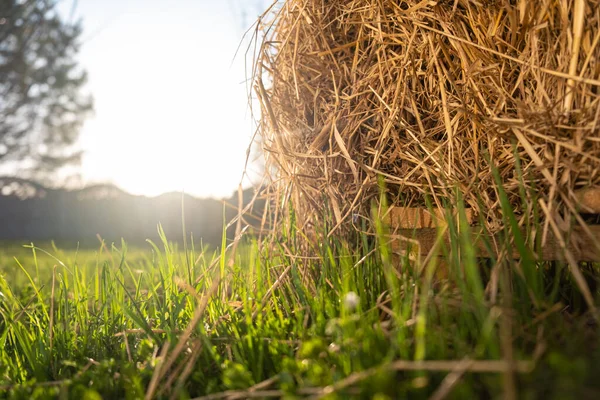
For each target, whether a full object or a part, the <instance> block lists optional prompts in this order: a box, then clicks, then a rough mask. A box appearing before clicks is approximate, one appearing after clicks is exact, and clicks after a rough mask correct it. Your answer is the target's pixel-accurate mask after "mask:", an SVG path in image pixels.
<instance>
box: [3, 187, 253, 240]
mask: <svg viewBox="0 0 600 400" xmlns="http://www.w3.org/2000/svg"><path fill="white" fill-rule="evenodd" d="M253 196H254V189H246V190H245V191H244V193H243V198H244V203H245V204H248V202H249V201H250V200H251V199H252V197H253ZM182 201H183V204H184V207H185V209H184V215H185V228H186V231H187V233H188V239H189V233H190V232H191V233H192V234H193V236H194V239H200V238H202V240H203V242H204V243H208V244H212V245H215V246H218V245H219V244H220V243H221V235H222V229H223V207H224V206H226V208H225V209H226V213H225V219H226V221H230V220H231V219H232V218H233V217H234V216H235V215H237V204H238V201H237V193H234V194H233V195H232V197H231V198H230V199H227V200H224V201H223V200H215V199H198V198H195V197H192V196H189V195H183V199H182V194H181V193H167V194H163V195H161V196H157V197H146V196H135V195H131V194H129V193H127V192H124V191H123V190H121V189H119V188H118V187H116V186H114V185H110V184H99V185H92V186H89V187H86V188H84V189H81V190H63V189H50V188H47V187H45V186H43V185H40V184H38V183H35V182H32V181H29V180H25V179H19V178H13V177H0V240H27V241H46V240H56V241H61V242H80V243H90V244H91V243H98V239H97V235H100V236H101V237H102V238H103V239H105V240H106V241H107V242H112V241H120V239H121V238H124V239H125V240H126V241H127V242H129V243H141V242H144V241H145V240H146V239H152V240H155V241H156V240H158V233H157V225H158V224H159V223H160V224H161V225H162V227H163V229H164V231H165V233H166V235H167V238H168V239H169V240H172V241H182V239H183V228H182ZM263 209H264V202H263V201H257V202H256V203H255V204H254V207H253V210H252V214H255V215H258V216H260V215H262V210H263ZM247 219H248V220H252V218H251V215H248V216H247ZM254 220H256V219H254ZM233 233H234V232H233V229H229V230H228V237H229V238H230V239H231V238H232V236H233Z"/></svg>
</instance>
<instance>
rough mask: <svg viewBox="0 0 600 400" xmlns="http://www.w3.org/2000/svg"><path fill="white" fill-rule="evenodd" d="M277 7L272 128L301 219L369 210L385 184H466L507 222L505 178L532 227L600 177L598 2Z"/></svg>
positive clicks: (272, 163)
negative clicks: (501, 193)
mask: <svg viewBox="0 0 600 400" xmlns="http://www.w3.org/2000/svg"><path fill="white" fill-rule="evenodd" d="M272 16H273V19H272V20H271V21H269V22H268V23H267V22H264V25H263V27H264V28H265V32H266V34H265V39H264V41H263V42H262V44H261V48H260V51H259V53H258V57H257V60H256V64H255V67H256V68H255V71H256V72H255V80H254V82H255V87H256V93H257V94H258V97H259V100H260V103H261V107H262V117H261V118H262V121H261V128H260V132H259V134H260V136H261V142H262V144H263V147H264V149H265V154H266V158H267V164H268V166H269V168H267V169H268V170H269V171H273V172H274V173H275V176H274V181H276V182H277V183H278V184H279V188H282V189H283V192H282V193H284V194H285V198H284V200H286V201H287V200H290V201H291V202H292V204H293V207H294V209H295V210H296V216H297V218H298V219H299V220H298V221H300V224H306V223H308V224H310V223H311V222H314V221H315V220H316V219H317V218H320V217H321V216H322V215H323V214H324V213H330V214H331V215H332V216H333V217H334V225H333V227H334V228H335V227H339V226H344V223H345V222H347V223H351V222H352V220H353V218H352V217H353V216H354V217H356V216H361V215H365V216H367V215H369V211H368V210H369V207H370V203H371V200H372V199H374V198H377V197H378V195H379V194H378V193H379V190H380V185H379V184H378V183H379V181H383V182H384V183H385V190H386V192H387V195H388V197H389V198H390V199H391V202H392V204H401V205H410V206H413V207H415V206H424V205H425V198H426V196H431V197H430V198H431V199H432V202H433V205H434V206H435V207H440V208H442V207H444V206H445V204H447V202H450V204H451V203H452V202H453V201H454V199H455V198H456V189H457V188H458V190H459V191H460V193H461V194H462V197H463V199H464V202H465V204H466V206H467V207H468V208H471V209H472V211H473V212H474V213H476V214H478V215H480V216H483V220H484V222H485V224H486V225H487V227H488V228H489V229H490V230H492V231H497V230H499V229H501V228H502V227H503V221H504V220H503V215H502V211H501V205H500V200H499V199H500V196H499V191H498V185H497V184H496V183H497V181H498V179H499V181H500V182H501V183H502V186H503V188H504V190H505V191H506V194H507V196H508V200H509V201H510V203H511V205H512V206H513V208H514V210H515V212H516V214H517V216H518V217H519V223H521V224H524V223H525V222H526V221H531V217H532V216H533V215H534V214H533V213H534V208H536V207H537V206H538V205H540V204H541V205H542V206H543V207H542V208H541V209H542V210H543V212H542V216H541V218H542V219H543V220H546V219H548V218H549V217H551V218H559V217H560V220H561V221H562V220H565V215H567V214H570V215H574V213H576V212H577V211H578V210H579V206H578V204H577V202H578V196H576V195H575V192H576V191H577V190H579V189H581V188H588V187H600V173H599V172H600V44H599V42H600V6H599V2H598V1H597V0H574V1H556V0H542V1H518V2H516V1H508V0H506V1H502V0H497V1H493V0H490V1H485V0H480V1H476V0H447V1H442V0H440V1H421V0H419V1H387V0H384V1H375V0H347V1H328V0H287V1H284V2H282V4H280V6H278V7H276V8H274V11H273V13H272ZM279 204H283V203H281V202H280V203H279ZM566 220H567V221H568V220H569V219H568V218H567V219H566ZM561 226H562V225H561Z"/></svg>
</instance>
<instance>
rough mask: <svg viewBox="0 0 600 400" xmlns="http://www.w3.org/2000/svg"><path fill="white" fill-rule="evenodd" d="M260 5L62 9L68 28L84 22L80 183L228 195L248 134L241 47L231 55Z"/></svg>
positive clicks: (134, 3)
mask: <svg viewBox="0 0 600 400" xmlns="http://www.w3.org/2000/svg"><path fill="white" fill-rule="evenodd" d="M266 3H267V2H266V1H262V0H261V1H252V0H250V1H246V0H238V1H234V0H229V1H227V0H222V1H210V0H177V1H158V0H80V1H76V2H75V3H73V0H63V2H62V3H61V10H62V12H64V14H65V15H66V16H67V19H68V18H69V16H70V15H71V14H72V15H73V18H74V19H78V18H81V19H82V22H83V29H84V31H83V34H82V35H81V39H82V47H81V51H80V55H79V62H80V64H81V66H82V67H83V68H85V69H86V70H87V71H88V74H89V82H88V85H87V88H86V90H88V91H89V92H91V94H92V95H93V97H94V106H95V115H94V116H92V117H90V118H89V119H88V120H87V121H86V123H85V126H84V128H83V130H82V132H81V136H80V137H81V146H82V149H83V150H84V156H83V161H82V167H81V168H82V169H81V175H82V178H83V181H84V183H97V182H112V183H114V184H116V185H117V186H119V187H121V188H122V189H124V190H126V191H128V192H131V193H133V194H143V195H148V196H154V195H158V194H161V193H164V192H170V191H185V192H186V193H189V194H192V195H196V196H200V197H208V196H214V197H224V196H229V195H231V193H232V192H233V191H234V190H235V189H236V188H237V186H238V184H239V182H240V179H241V177H242V171H243V167H244V162H245V154H246V149H247V148H248V144H249V141H250V137H251V135H252V132H253V125H252V123H251V118H250V114H249V110H248V107H247V86H246V83H245V82H244V80H245V67H244V51H245V49H246V45H245V44H244V45H243V46H242V49H241V53H240V54H239V55H238V57H237V58H236V60H235V61H234V54H235V51H236V49H237V47H238V45H239V44H240V40H241V38H242V35H243V33H244V31H245V30H246V29H247V28H248V27H249V26H250V25H251V24H252V23H253V22H254V19H255V18H256V17H257V16H258V14H259V13H260V12H262V9H263V7H266ZM73 5H75V7H74V12H72V11H71V10H72V8H73ZM251 169H252V168H251ZM256 169H257V168H256V167H254V171H256ZM247 184H248V182H247V181H246V183H245V185H246V186H247Z"/></svg>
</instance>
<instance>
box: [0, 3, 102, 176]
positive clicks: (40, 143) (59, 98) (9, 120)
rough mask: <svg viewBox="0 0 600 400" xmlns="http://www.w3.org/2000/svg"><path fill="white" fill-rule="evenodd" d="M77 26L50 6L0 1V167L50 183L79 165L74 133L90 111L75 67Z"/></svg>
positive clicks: (83, 79) (82, 79) (80, 73)
mask: <svg viewBox="0 0 600 400" xmlns="http://www.w3.org/2000/svg"><path fill="white" fill-rule="evenodd" d="M80 34H81V24H80V23H74V24H71V23H66V22H65V21H63V20H62V18H61V16H60V15H59V13H58V11H57V8H56V1H52V0H0V164H1V165H5V166H6V165H7V164H9V165H10V166H11V168H12V169H18V170H19V171H21V172H22V171H35V172H36V175H37V176H40V173H41V176H44V177H50V176H52V174H53V173H54V172H56V171H57V170H58V169H59V168H61V167H63V166H66V165H73V164H76V163H78V162H79V160H80V157H81V153H80V152H78V151H76V149H75V148H74V145H75V144H76V141H77V138H78V134H79V130H80V128H81V125H82V123H83V121H84V119H85V117H86V115H87V114H89V113H90V112H91V110H92V100H91V97H89V96H84V95H83V94H82V86H83V85H84V84H85V82H86V73H85V71H82V70H81V69H80V68H79V67H78V65H77V62H76V61H75V56H76V55H77V53H78V50H79V36H80Z"/></svg>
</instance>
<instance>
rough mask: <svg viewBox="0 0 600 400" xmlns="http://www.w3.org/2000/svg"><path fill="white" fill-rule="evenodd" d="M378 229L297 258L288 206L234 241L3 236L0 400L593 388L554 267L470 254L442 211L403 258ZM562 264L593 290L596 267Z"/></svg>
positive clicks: (589, 320)
mask: <svg viewBox="0 0 600 400" xmlns="http://www.w3.org/2000/svg"><path fill="white" fill-rule="evenodd" d="M461 215H462V216H461V217H460V218H459V225H460V221H463V220H464V213H462V214H461ZM463 222H464V221H463ZM508 226H510V224H508ZM320 228H322V229H323V232H326V231H327V229H326V228H327V226H325V224H324V226H323V227H320ZM463 228H465V227H463ZM159 229H160V228H159ZM385 229H386V227H385V226H384V225H383V224H379V225H378V232H379V234H378V235H377V236H376V237H375V238H373V237H368V236H366V235H358V236H356V237H355V239H352V240H350V239H348V240H346V241H342V240H340V239H338V238H336V237H335V236H331V237H329V238H328V239H324V240H322V241H320V242H319V245H318V246H316V247H314V248H313V249H312V250H313V254H314V256H300V254H307V253H306V251H300V249H298V248H296V247H295V246H299V243H301V240H300V239H301V238H300V237H299V236H297V235H300V234H299V233H298V231H297V229H296V227H295V226H294V224H293V218H292V219H291V220H290V221H288V225H286V226H285V227H283V228H282V232H281V235H282V236H281V237H280V238H279V240H277V241H271V242H269V244H268V245H265V244H264V243H263V244H261V243H259V242H257V240H256V239H252V238H248V239H246V240H244V241H242V243H241V244H240V245H239V247H238V248H237V251H236V252H235V254H233V253H232V249H231V247H229V248H227V247H226V246H222V247H221V249H219V250H210V249H207V248H201V247H200V246H199V245H197V244H196V245H195V244H194V243H191V242H189V241H188V242H187V243H186V244H185V245H184V246H179V245H177V244H174V243H170V242H169V240H168V238H166V237H165V236H164V233H163V234H161V238H162V242H160V243H152V242H148V244H147V246H145V247H139V248H128V246H127V244H126V243H124V242H123V243H114V244H110V243H100V242H99V244H98V246H97V248H95V249H89V248H87V249H77V248H76V247H72V248H71V249H69V250H61V249H60V248H57V247H56V246H53V244H52V243H45V244H39V245H36V244H35V243H34V244H22V243H3V244H2V247H1V248H2V250H1V251H0V343H1V345H0V348H1V349H2V350H1V351H0V398H6V399H47V398H59V399H100V398H105V399H116V398H125V399H138V398H140V399H141V398H146V399H150V398H157V399H189V398H195V399H242V398H287V399H298V398H310V399H319V398H324V399H346V398H357V399H358V398H364V399H367V398H372V399H380V400H383V399H398V398H411V399H427V398H430V399H444V398H448V399H464V398H500V397H502V398H505V399H514V398H526V399H536V398H549V399H569V398H577V399H586V398H589V399H592V398H600V397H599V396H600V379H599V378H600V368H598V365H600V349H599V348H598V343H599V342H598V339H599V337H598V329H597V321H596V319H595V314H594V313H593V312H592V311H591V310H590V308H589V306H588V305H587V304H586V301H585V299H584V297H583V296H582V295H581V293H580V291H579V290H578V286H577V284H576V283H575V282H574V280H573V278H572V274H571V272H570V271H569V267H568V265H567V264H566V263H561V262H544V263H542V262H535V261H533V260H532V259H531V258H527V257H525V258H523V259H521V260H518V261H517V260H515V261H513V262H507V261H506V260H504V261H498V260H490V259H479V258H476V255H475V252H474V251H473V244H472V243H471V241H469V240H468V237H467V236H466V235H464V229H462V230H460V229H458V226H455V225H454V224H453V223H449V225H448V227H447V229H448V231H449V234H450V237H451V241H450V246H449V248H446V247H444V246H442V247H441V248H440V249H439V253H440V254H439V256H440V257H432V258H431V259H430V260H429V261H428V262H427V263H426V264H423V265H420V264H419V263H416V262H414V260H411V258H410V257H409V255H408V254H407V255H406V256H404V257H399V258H398V256H395V255H394V254H393V253H392V251H391V247H390V243H389V241H388V240H386V239H385V238H386V236H385V235H384V231H385ZM466 229H468V228H466ZM324 236H326V235H324ZM224 241H226V239H225V238H224ZM579 267H580V270H581V272H582V274H583V275H584V276H585V279H586V281H587V284H588V286H589V287H590V290H591V292H592V294H593V296H594V299H595V300H596V301H597V299H598V290H597V289H596V288H597V280H598V274H597V268H598V265H597V264H596V265H594V264H589V263H588V264H585V263H583V264H579ZM441 270H443V273H440V271H441Z"/></svg>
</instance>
